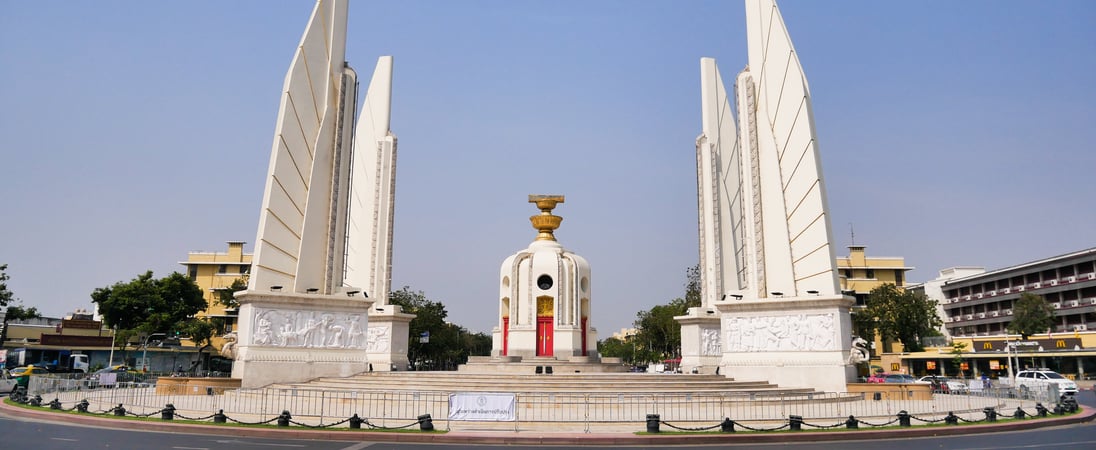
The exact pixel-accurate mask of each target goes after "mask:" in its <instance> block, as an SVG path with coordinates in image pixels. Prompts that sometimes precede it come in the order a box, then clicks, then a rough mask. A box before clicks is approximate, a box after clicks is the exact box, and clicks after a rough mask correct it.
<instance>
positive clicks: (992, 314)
mask: <svg viewBox="0 0 1096 450" xmlns="http://www.w3.org/2000/svg"><path fill="white" fill-rule="evenodd" d="M910 288H911V289H913V290H921V291H923V292H924V293H925V295H926V296H928V297H929V298H932V299H935V300H936V301H937V302H938V303H939V310H940V312H941V319H942V320H943V322H944V327H943V328H944V331H945V332H946V333H947V334H948V335H950V337H951V341H952V342H953V343H959V344H961V345H964V350H963V352H962V353H961V354H959V355H955V354H953V353H952V352H953V350H951V349H950V348H944V347H941V348H929V349H927V351H926V352H922V353H915V354H903V355H898V354H894V355H884V358H883V359H884V360H885V361H884V362H885V363H886V364H891V365H897V366H901V367H902V368H903V369H902V370H906V371H908V372H910V373H913V374H924V373H935V374H943V373H952V374H953V373H956V372H960V371H961V372H962V373H963V374H965V375H971V374H974V375H977V374H979V373H989V374H991V375H992V376H1004V375H1006V374H1007V371H1008V368H1009V365H1010V364H1009V362H1010V361H1011V362H1012V365H1013V366H1016V367H1013V368H1014V369H1017V370H1019V369H1022V368H1025V367H1049V368H1051V369H1054V370H1057V371H1058V372H1061V373H1062V374H1065V375H1066V376H1069V377H1075V378H1082V377H1089V376H1091V375H1089V374H1093V373H1096V333H1092V332H1091V330H1094V329H1096V248H1090V249H1088V250H1081V251H1077V252H1073V253H1068V254H1065V255H1060V256H1054V257H1050V258H1046V259H1041V260H1038V261H1033V262H1029V263H1024V264H1020V265H1016V266H1012V267H1006V268H1004V269H998V270H993V271H989V272H986V271H985V270H983V269H982V268H978V267H958V268H952V269H946V270H942V271H941V272H940V277H938V278H937V279H936V280H933V281H929V282H926V283H924V284H922V285H918V286H913V287H910ZM1024 293H1031V294H1035V295H1037V296H1039V297H1041V298H1042V299H1043V300H1044V301H1046V302H1047V303H1049V304H1050V305H1051V306H1052V307H1053V308H1054V312H1055V320H1056V323H1055V324H1054V326H1053V327H1052V328H1051V329H1050V330H1048V332H1047V333H1045V334H1038V335H1035V336H1031V337H1030V338H1029V342H1028V343H1025V344H1027V345H1023V346H1018V345H1016V344H1015V342H1016V341H1017V340H1018V339H1019V336H1016V335H1011V336H1010V335H1009V334H1008V331H1007V328H1008V324H1009V322H1011V320H1012V315H1013V305H1014V304H1015V303H1016V301H1017V300H1019V299H1020V296H1021V295H1022V294H1024ZM952 360H961V361H962V366H963V367H961V368H958V367H951V365H952V364H951V362H950V361H952ZM886 364H884V365H886Z"/></svg>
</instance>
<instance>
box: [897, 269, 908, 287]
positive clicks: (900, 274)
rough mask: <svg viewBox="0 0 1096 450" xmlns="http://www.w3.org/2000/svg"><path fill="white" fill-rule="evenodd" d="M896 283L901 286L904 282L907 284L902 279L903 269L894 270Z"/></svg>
mask: <svg viewBox="0 0 1096 450" xmlns="http://www.w3.org/2000/svg"><path fill="white" fill-rule="evenodd" d="M894 284H896V285H899V286H901V285H903V284H906V283H905V282H904V281H903V280H902V271H901V270H895V271H894Z"/></svg>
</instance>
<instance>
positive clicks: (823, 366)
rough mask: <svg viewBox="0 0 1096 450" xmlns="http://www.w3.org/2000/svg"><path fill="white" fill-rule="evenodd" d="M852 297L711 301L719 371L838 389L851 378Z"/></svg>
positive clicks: (784, 384) (746, 377)
mask: <svg viewBox="0 0 1096 450" xmlns="http://www.w3.org/2000/svg"><path fill="white" fill-rule="evenodd" d="M854 303H855V300H854V299H853V298H852V297H844V296H808V297H782V298H767V299H752V300H751V299H743V300H731V301H722V302H717V303H716V305H715V306H716V308H718V309H719V311H720V313H721V316H720V321H721V327H720V328H721V329H722V333H723V336H722V337H723V343H722V345H723V358H722V360H721V361H720V363H719V365H720V369H721V370H720V374H722V375H724V376H727V377H731V378H734V379H735V380H744V381H768V382H771V383H776V384H778V385H780V386H781V387H810V388H813V389H817V390H819V391H825V392H844V391H845V390H847V387H846V385H847V383H849V382H852V381H854V380H855V378H856V368H855V366H853V365H851V364H849V363H848V361H849V349H850V348H851V344H852V341H851V339H852V320H851V318H850V317H849V308H850V307H851V306H852V305H853V304H854Z"/></svg>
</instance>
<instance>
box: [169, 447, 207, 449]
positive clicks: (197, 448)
mask: <svg viewBox="0 0 1096 450" xmlns="http://www.w3.org/2000/svg"><path fill="white" fill-rule="evenodd" d="M171 448H174V449H177V450H209V447H171Z"/></svg>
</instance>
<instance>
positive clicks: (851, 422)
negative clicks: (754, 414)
mask: <svg viewBox="0 0 1096 450" xmlns="http://www.w3.org/2000/svg"><path fill="white" fill-rule="evenodd" d="M10 399H11V400H12V401H13V402H16V403H20V404H25V405H27V404H29V405H30V406H36V407H47V408H49V409H52V410H59V411H68V412H71V411H79V412H81V413H89V414H95V415H110V414H113V415H115V416H126V415H129V416H133V417H137V418H148V417H151V416H154V415H156V414H163V417H164V420H171V417H170V416H172V415H173V416H175V417H178V418H180V419H185V420H192V421H206V420H209V419H211V418H212V419H213V423H225V422H226V421H231V422H233V423H237V424H241V425H266V424H270V423H272V422H274V421H278V425H279V426H289V425H290V424H292V425H297V426H300V427H305V428H311V429H320V428H332V427H337V426H340V425H343V424H346V423H347V422H349V423H350V428H351V429H358V428H360V425H362V424H365V425H366V426H368V427H369V428H370V429H377V430H401V429H406V428H410V427H413V426H415V425H419V426H420V427H421V428H422V430H423V431H429V430H433V423H432V422H431V418H430V416H429V415H423V416H420V417H419V418H418V420H415V421H413V422H411V423H409V424H407V425H402V426H395V427H388V426H381V425H377V424H374V423H372V422H370V421H369V420H368V419H362V418H360V417H358V415H357V414H354V415H353V417H350V418H347V419H343V420H340V421H338V422H333V423H327V424H324V423H320V424H318V425H310V424H307V423H303V422H298V421H295V420H292V417H291V415H290V414H289V411H288V410H286V411H282V413H281V414H280V415H278V416H276V417H273V418H271V419H268V420H264V421H258V422H247V421H242V420H238V419H233V418H231V417H228V416H226V415H224V412H223V410H221V411H220V412H218V413H214V414H210V415H208V416H202V417H187V416H185V415H182V414H178V413H177V412H176V410H175V408H174V406H172V405H171V404H168V405H167V407H165V408H161V409H159V410H156V411H153V412H150V413H147V414H138V413H135V412H131V411H126V409H125V408H124V407H123V405H122V404H121V403H119V404H118V405H117V406H114V407H112V408H109V409H105V410H100V411H88V407H89V406H90V404H89V403H88V400H87V399H86V398H85V399H83V400H81V401H79V402H74V404H73V405H72V406H71V407H69V408H64V404H63V402H61V401H60V400H59V399H58V398H56V397H55V398H54V399H53V400H52V401H50V402H49V403H45V404H43V400H42V397H41V395H35V396H34V397H29V395H28V394H27V392H26V389H25V388H17V389H16V390H15V391H14V392H13V393H12V394H11V395H10ZM1035 409H1036V412H1035V413H1034V414H1033V413H1031V412H1029V411H1026V410H1024V409H1023V406H1022V405H1020V406H1017V407H1016V410H1015V411H1014V412H1013V413H1012V415H1011V416H1003V417H1006V418H1010V419H1014V420H1023V419H1025V418H1039V417H1046V416H1047V415H1048V414H1049V415H1067V414H1071V413H1074V412H1076V411H1077V409H1078V405H1077V403H1076V400H1075V399H1072V398H1070V399H1067V398H1065V397H1063V399H1062V401H1061V402H1058V403H1056V404H1055V405H1054V408H1053V410H1050V409H1047V408H1046V407H1044V406H1043V404H1042V403H1036V405H1035ZM983 413H984V414H985V417H983V418H981V419H974V420H971V419H966V418H963V417H961V416H958V415H955V414H954V413H953V412H951V411H949V412H948V415H947V416H946V417H944V418H942V419H929V418H923V417H918V416H914V415H911V414H908V413H906V412H905V411H901V412H900V413H899V414H898V417H896V418H894V419H891V420H889V421H887V422H883V423H872V422H868V421H865V420H861V419H857V418H855V417H854V416H851V415H850V416H849V418H848V420H845V421H842V422H838V423H835V424H833V425H821V424H812V423H808V422H804V421H803V419H802V417H801V416H789V418H788V421H787V423H784V424H783V425H780V426H778V427H772V428H765V427H751V426H748V425H746V424H743V423H742V422H738V421H734V420H731V419H730V418H726V419H724V420H723V422H721V423H717V424H715V425H712V426H707V427H681V426H677V425H674V424H671V423H669V422H666V421H662V420H658V416H657V415H649V416H648V428H649V430H650V427H651V426H652V425H653V424H652V423H651V422H652V421H651V420H650V419H652V418H653V419H655V420H656V421H657V423H661V424H663V425H666V426H667V427H669V428H672V429H675V430H679V431H686V432H699V431H709V430H714V429H717V428H720V429H721V430H722V431H723V432H734V427H735V426H736V425H737V426H738V427H740V428H742V429H745V430H749V431H759V432H766V431H780V430H784V429H788V428H790V429H791V430H793V431H799V430H800V429H801V427H802V426H806V427H811V428H816V429H834V428H839V427H842V426H844V427H847V428H849V429H856V428H858V425H861V424H862V425H865V426H868V427H886V426H890V425H894V424H895V423H900V424H901V425H902V426H909V420H910V419H913V420H917V421H918V422H922V423H927V424H936V423H941V422H944V423H947V424H948V425H958V423H959V422H963V423H970V424H975V423H982V422H995V421H996V420H997V417H998V416H999V413H998V412H997V411H996V409H995V408H993V407H987V408H985V409H984V410H983ZM654 431H655V432H657V425H656V426H655V429H654Z"/></svg>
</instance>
